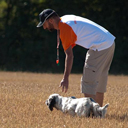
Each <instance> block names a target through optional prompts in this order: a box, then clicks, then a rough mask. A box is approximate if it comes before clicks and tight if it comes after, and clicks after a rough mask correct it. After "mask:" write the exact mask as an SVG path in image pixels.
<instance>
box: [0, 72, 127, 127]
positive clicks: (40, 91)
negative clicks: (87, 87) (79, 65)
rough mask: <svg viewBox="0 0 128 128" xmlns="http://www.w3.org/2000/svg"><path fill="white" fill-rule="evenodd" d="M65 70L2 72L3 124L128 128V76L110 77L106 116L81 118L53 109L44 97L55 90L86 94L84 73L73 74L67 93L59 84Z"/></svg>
mask: <svg viewBox="0 0 128 128" xmlns="http://www.w3.org/2000/svg"><path fill="white" fill-rule="evenodd" d="M62 76H63V74H41V73H22V72H0V128H128V76H123V75H121V76H113V75H110V76H109V79H108V86H107V93H105V100H104V104H105V103H110V106H109V108H108V112H107V115H106V117H105V118H104V119H99V118H97V119H96V118H93V119H92V118H79V117H77V116H75V117H71V116H70V115H68V114H63V113H62V112H61V111H57V110H56V109H54V110H53V112H51V111H50V110H49V109H48V108H47V106H46V105H45V101H46V99H47V98H48V96H49V95H50V94H52V93H59V94H60V95H62V96H75V97H83V94H81V93H80V78H81V75H80V74H79V75H76V74H71V75H70V87H69V90H68V92H67V93H62V92H61V89H60V88H58V85H59V82H60V81H61V78H62Z"/></svg>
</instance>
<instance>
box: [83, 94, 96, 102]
mask: <svg viewBox="0 0 128 128" xmlns="http://www.w3.org/2000/svg"><path fill="white" fill-rule="evenodd" d="M84 96H85V97H91V98H93V99H94V100H96V96H95V95H91V94H86V93H84Z"/></svg>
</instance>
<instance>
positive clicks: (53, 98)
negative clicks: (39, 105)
mask: <svg viewBox="0 0 128 128" xmlns="http://www.w3.org/2000/svg"><path fill="white" fill-rule="evenodd" d="M59 96H60V95H59V94H52V95H50V96H49V98H48V99H47V100H46V102H45V104H46V105H47V106H48V107H49V109H50V110H51V111H52V110H53V107H55V104H56V103H57V99H58V97H59Z"/></svg>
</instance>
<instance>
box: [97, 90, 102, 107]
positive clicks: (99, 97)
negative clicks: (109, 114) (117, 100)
mask: <svg viewBox="0 0 128 128" xmlns="http://www.w3.org/2000/svg"><path fill="white" fill-rule="evenodd" d="M95 100H96V102H97V103H98V104H99V105H100V106H101V107H102V106H103V100H104V93H100V92H97V93H96V99H95Z"/></svg>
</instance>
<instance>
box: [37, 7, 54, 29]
mask: <svg viewBox="0 0 128 128" xmlns="http://www.w3.org/2000/svg"><path fill="white" fill-rule="evenodd" d="M53 13H55V11H54V10H52V9H45V10H43V11H42V12H41V13H40V14H39V19H40V22H39V24H38V25H37V27H41V26H42V25H43V24H44V22H45V21H46V20H47V19H48V17H50V16H51V15H52V14H53Z"/></svg>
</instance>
